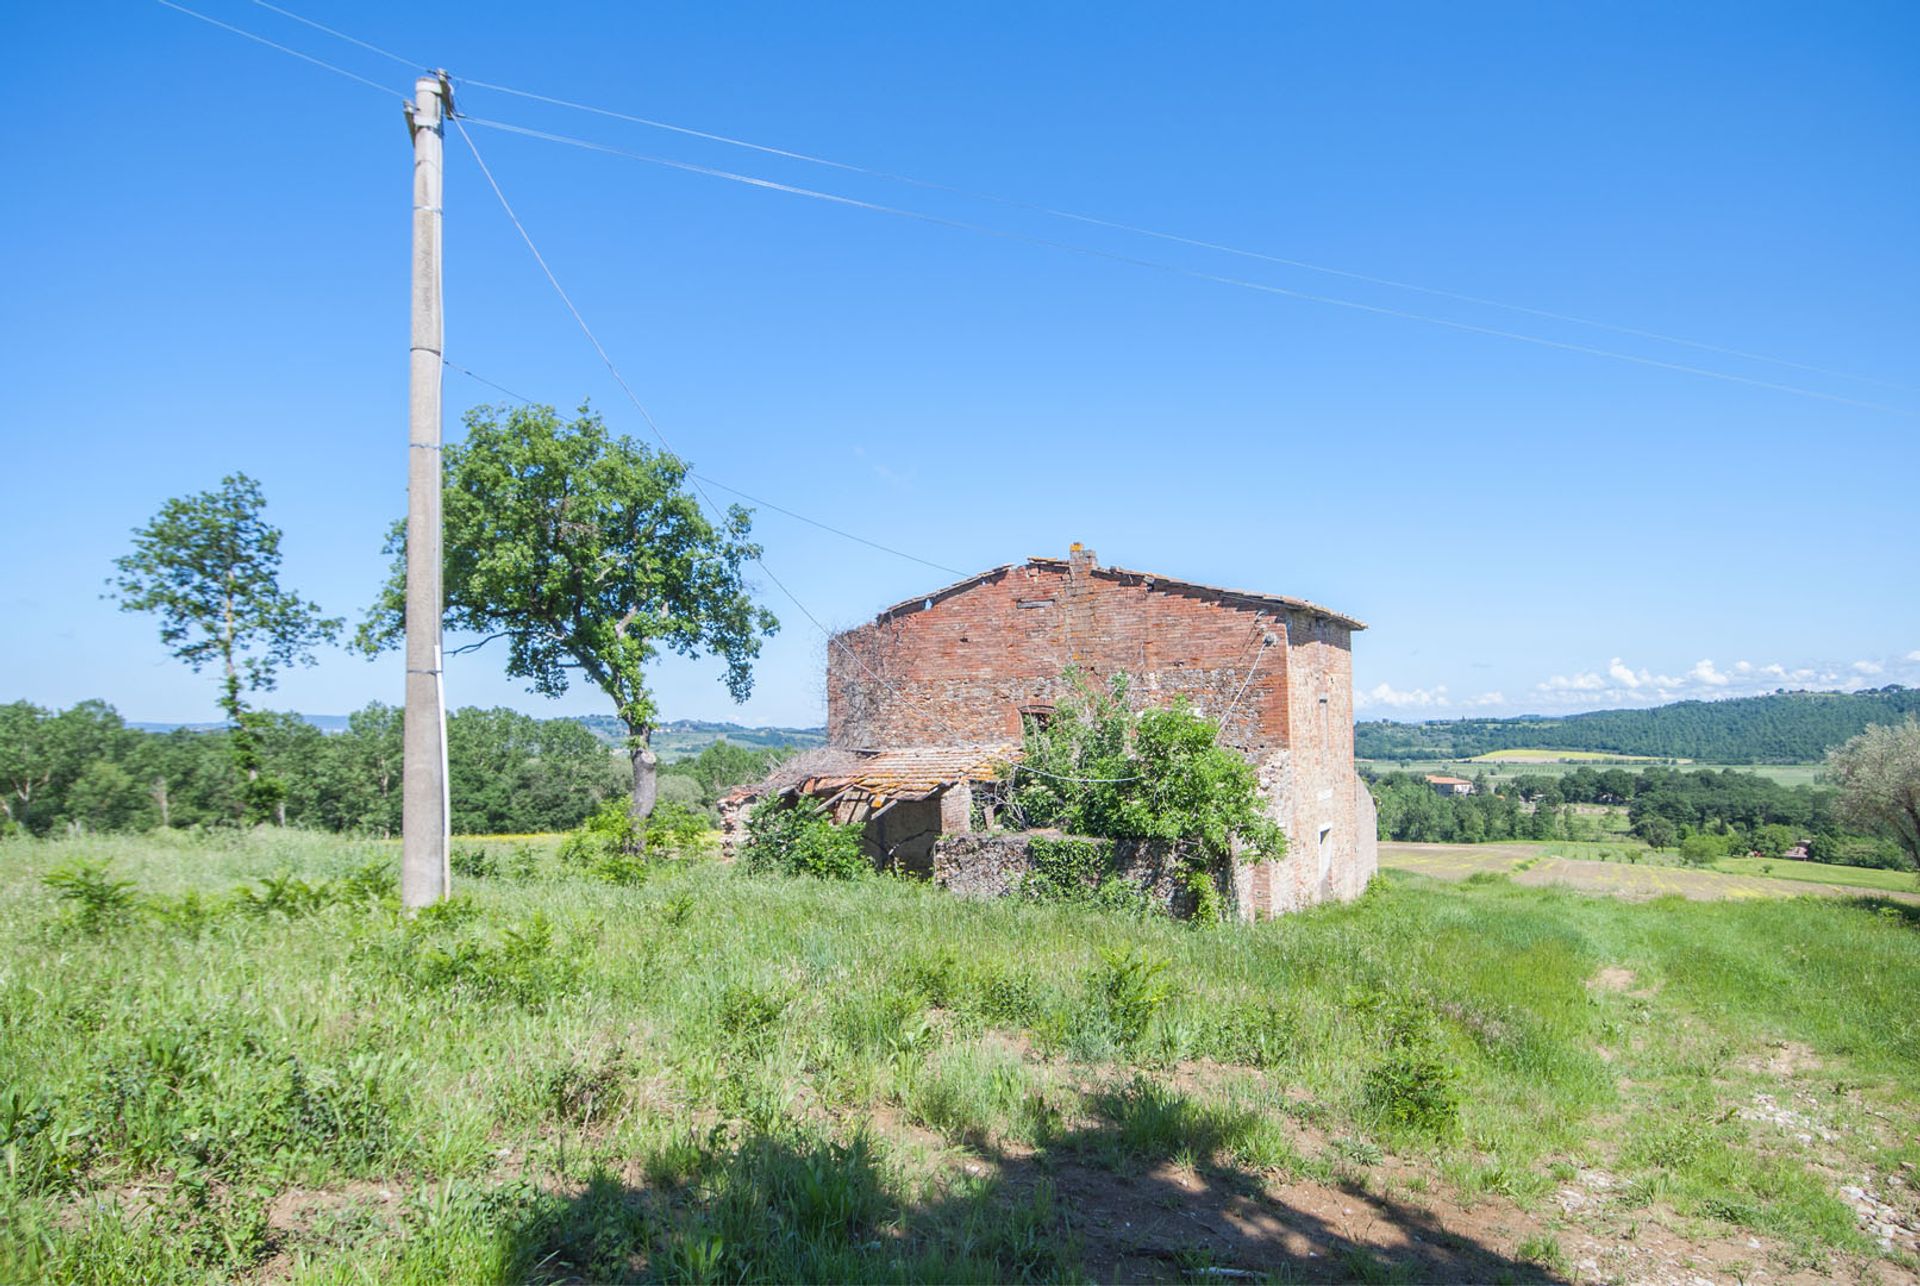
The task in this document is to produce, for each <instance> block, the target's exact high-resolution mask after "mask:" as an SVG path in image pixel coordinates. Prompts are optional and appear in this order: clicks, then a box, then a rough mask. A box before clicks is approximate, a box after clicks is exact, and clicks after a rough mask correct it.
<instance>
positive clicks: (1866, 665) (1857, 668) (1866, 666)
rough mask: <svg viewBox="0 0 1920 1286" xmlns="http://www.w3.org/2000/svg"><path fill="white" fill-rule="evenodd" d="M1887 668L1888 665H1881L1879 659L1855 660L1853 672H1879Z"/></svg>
mask: <svg viewBox="0 0 1920 1286" xmlns="http://www.w3.org/2000/svg"><path fill="white" fill-rule="evenodd" d="M1886 668H1887V667H1886V666H1884V665H1881V664H1880V663H1879V662H1878V661H1855V662H1854V663H1853V672H1854V673H1855V674H1879V673H1880V672H1881V671H1882V670H1885V669H1886Z"/></svg>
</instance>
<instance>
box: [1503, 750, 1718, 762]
mask: <svg viewBox="0 0 1920 1286" xmlns="http://www.w3.org/2000/svg"><path fill="white" fill-rule="evenodd" d="M1466 762H1468V763H1470V764H1504V763H1525V764H1540V763H1570V764H1574V765H1576V766H1577V765H1579V764H1657V763H1664V762H1666V761H1665V760H1661V759H1656V758H1654V757H1652V756H1650V755H1614V754H1608V753H1606V752H1605V751H1601V750H1516V749H1508V750H1489V751H1488V752H1487V753H1486V754H1484V755H1475V756H1474V757H1473V758H1471V759H1469V760H1467V761H1466ZM1675 762H1677V763H1690V762H1692V761H1691V760H1686V759H1681V760H1676V761H1675Z"/></svg>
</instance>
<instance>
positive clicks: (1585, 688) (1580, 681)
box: [1539, 670, 1607, 692]
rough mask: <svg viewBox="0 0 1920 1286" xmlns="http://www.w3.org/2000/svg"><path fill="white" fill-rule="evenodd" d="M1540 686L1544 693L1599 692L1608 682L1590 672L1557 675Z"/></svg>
mask: <svg viewBox="0 0 1920 1286" xmlns="http://www.w3.org/2000/svg"><path fill="white" fill-rule="evenodd" d="M1539 686H1540V690H1541V691H1542V692H1599V691H1600V690H1601V689H1603V688H1605V687H1606V686H1607V681H1606V680H1605V679H1603V678H1601V677H1600V676H1599V675H1597V674H1595V673H1593V672H1592V671H1591V670H1589V671H1588V672H1587V673H1585V674H1574V675H1566V674H1556V675H1554V676H1553V677H1552V678H1551V679H1548V680H1547V681H1546V682H1544V683H1542V684H1540V685H1539Z"/></svg>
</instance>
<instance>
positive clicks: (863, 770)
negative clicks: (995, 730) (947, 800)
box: [796, 744, 1021, 800]
mask: <svg viewBox="0 0 1920 1286" xmlns="http://www.w3.org/2000/svg"><path fill="white" fill-rule="evenodd" d="M1020 754H1021V751H1020V747H1019V746H1016V745H1012V744H1007V745H1000V746H919V747H915V748H913V749H910V750H883V751H881V752H880V753H879V754H876V755H872V756H870V757H868V758H865V759H862V760H861V761H860V762H859V763H858V764H855V765H853V766H851V767H849V768H847V769H845V770H844V771H839V772H832V773H826V774H822V775H820V776H817V777H809V778H807V779H806V780H805V781H803V782H801V783H800V784H799V786H798V787H797V788H796V789H798V791H799V792H800V793H801V794H804V795H816V796H827V795H837V794H839V793H840V792H842V791H844V790H849V789H851V790H857V791H860V792H862V793H864V794H866V795H870V796H872V797H873V798H874V799H875V800H885V799H925V798H926V797H927V796H929V795H931V794H933V793H934V792H936V791H938V790H941V789H943V788H944V787H947V786H951V785H954V784H955V783H956V782H962V781H994V780H996V779H997V778H998V777H999V776H1000V772H1001V770H1002V769H1003V768H1004V767H1006V765H1008V764H1012V763H1018V762H1019V760H1020Z"/></svg>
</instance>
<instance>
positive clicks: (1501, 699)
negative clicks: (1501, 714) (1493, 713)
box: [1466, 692, 1507, 706]
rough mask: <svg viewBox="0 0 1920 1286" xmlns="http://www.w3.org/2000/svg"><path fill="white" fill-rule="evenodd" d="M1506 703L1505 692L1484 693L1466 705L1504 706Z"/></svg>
mask: <svg viewBox="0 0 1920 1286" xmlns="http://www.w3.org/2000/svg"><path fill="white" fill-rule="evenodd" d="M1506 703H1507V694H1506V693H1504V692H1482V693H1481V694H1480V695H1479V696H1477V697H1474V698H1473V699H1472V700H1470V701H1468V702H1467V703H1466V704H1468V705H1470V706H1503V705H1505V704H1506Z"/></svg>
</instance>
